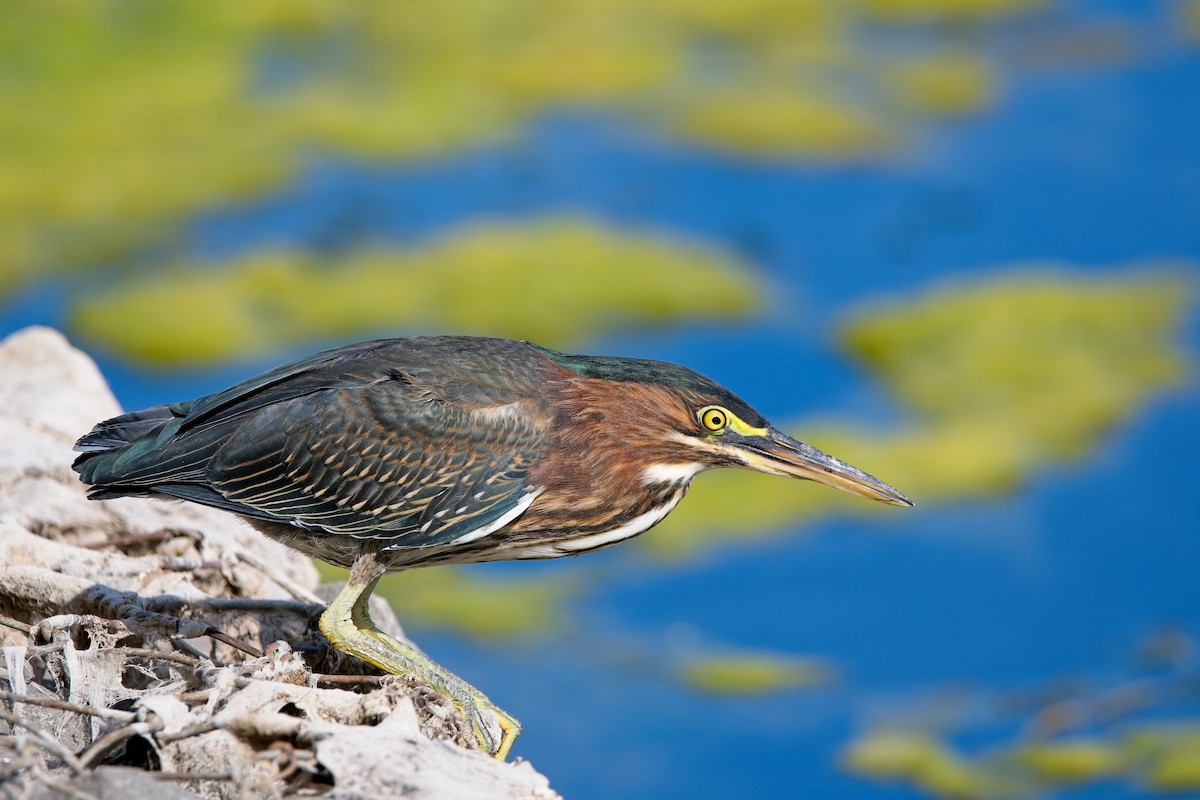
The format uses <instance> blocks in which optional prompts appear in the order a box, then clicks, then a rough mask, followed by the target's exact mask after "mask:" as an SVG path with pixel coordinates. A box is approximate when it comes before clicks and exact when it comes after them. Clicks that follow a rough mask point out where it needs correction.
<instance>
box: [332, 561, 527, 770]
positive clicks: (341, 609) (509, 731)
mask: <svg viewBox="0 0 1200 800" xmlns="http://www.w3.org/2000/svg"><path fill="white" fill-rule="evenodd" d="M383 573H384V570H383V568H382V567H381V566H380V565H379V562H378V560H377V559H376V557H375V554H374V553H365V554H363V555H362V556H361V557H360V558H359V559H358V560H357V561H355V562H354V566H353V567H352V568H351V569H350V579H349V580H348V581H347V582H346V586H345V588H343V589H342V591H341V592H339V593H338V596H337V597H335V598H334V599H333V602H332V603H330V604H329V607H328V608H326V609H325V613H323V614H321V623H320V625H321V633H323V634H325V638H327V639H328V640H329V641H330V643H331V644H332V645H333V646H334V647H336V648H337V649H338V650H341V651H342V652H344V653H349V654H351V655H355V656H358V657H359V658H361V659H362V660H363V661H366V662H368V663H370V664H374V665H375V666H377V667H379V668H380V669H382V670H384V671H385V672H390V673H392V674H393V675H409V676H412V677H414V678H416V679H417V680H419V681H422V682H423V683H425V684H427V685H428V686H430V687H432V688H433V689H436V690H437V691H440V692H444V693H445V694H447V695H449V697H450V699H451V700H453V701H454V704H455V705H456V706H458V709H459V711H461V712H462V714H463V716H464V717H465V718H466V720H467V721H468V722H469V723H470V725H471V730H472V731H474V733H475V738H476V739H478V740H479V745H480V747H482V748H483V749H484V750H486V751H488V752H489V753H491V754H492V755H494V756H495V757H496V758H498V759H500V760H502V761H503V760H505V759H507V758H508V753H509V751H510V750H512V746H513V742H515V741H516V740H517V735H518V734H520V733H521V723H519V722H517V720H516V719H515V718H513V717H512V716H511V715H509V714H507V713H505V712H504V711H501V710H500V709H499V708H498V707H497V706H496V705H495V704H494V703H493V702H492V701H491V700H488V699H487V697H486V696H485V695H484V694H483V692H481V691H479V690H478V689H476V688H475V687H474V686H472V685H471V684H469V683H467V682H466V681H464V680H463V679H462V678H460V677H458V676H457V675H455V674H453V673H452V672H450V671H449V670H447V669H445V668H444V667H442V666H440V665H439V664H437V663H436V662H434V661H433V660H431V659H430V658H429V657H428V656H426V655H425V654H424V653H421V652H420V651H418V650H416V649H415V648H413V647H412V646H410V645H407V644H404V643H403V642H400V641H397V640H396V639H395V638H394V637H392V636H388V635H387V634H386V633H384V632H383V631H381V630H379V628H377V627H375V623H374V622H372V621H371V614H370V611H369V609H368V607H367V604H368V600H369V599H370V597H371V592H372V591H374V589H375V584H376V583H378V582H379V579H380V578H381V577H382V576H383ZM485 711H490V712H492V713H493V714H495V715H496V718H497V720H498V721H499V723H500V738H499V741H497V739H496V737H495V735H494V733H493V732H492V729H491V728H490V727H489V726H487V725H485V724H484V723H483V720H482V719H481V716H480V714H481V712H485Z"/></svg>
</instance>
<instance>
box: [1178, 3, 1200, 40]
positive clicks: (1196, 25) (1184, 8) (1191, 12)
mask: <svg viewBox="0 0 1200 800" xmlns="http://www.w3.org/2000/svg"><path fill="white" fill-rule="evenodd" d="M1177 14H1178V15H1179V29H1180V30H1182V31H1183V33H1184V35H1185V36H1187V38H1188V39H1189V40H1191V41H1192V42H1193V43H1200V0H1181V2H1180V3H1179V4H1178V6H1177Z"/></svg>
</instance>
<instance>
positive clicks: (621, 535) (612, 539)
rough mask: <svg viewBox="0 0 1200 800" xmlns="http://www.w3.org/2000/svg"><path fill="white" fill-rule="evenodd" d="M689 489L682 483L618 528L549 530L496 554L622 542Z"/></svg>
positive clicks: (539, 554)
mask: <svg viewBox="0 0 1200 800" xmlns="http://www.w3.org/2000/svg"><path fill="white" fill-rule="evenodd" d="M686 490H687V487H686V486H684V487H681V488H680V489H679V490H678V491H677V492H675V493H674V494H672V495H671V496H670V498H669V499H668V500H667V501H666V502H665V503H663V504H662V505H660V506H657V507H655V508H652V509H650V510H649V511H647V512H645V513H644V514H639V515H638V516H636V517H634V518H633V519H631V520H629V521H627V522H625V523H623V524H621V525H618V526H617V527H615V528H611V529H609V530H606V531H599V532H597V533H588V534H584V535H582V536H580V535H578V534H561V535H555V534H546V535H545V537H544V539H543V541H539V542H536V543H532V544H521V545H517V546H516V547H512V548H506V549H504V550H502V551H500V552H499V553H497V554H496V558H497V559H514V560H524V559H534V558H558V557H560V556H573V555H579V554H580V553H586V552H589V551H591V550H599V549H601V548H604V547H611V546H612V545H614V544H617V543H618V542H623V541H625V540H626V539H630V538H632V537H634V536H637V535H638V534H639V533H645V532H646V531H648V530H650V529H651V528H653V527H654V526H655V525H657V524H658V523H660V522H662V520H663V518H664V517H666V516H667V514H670V513H671V510H672V509H674V508H675V506H676V505H678V504H679V501H680V500H682V499H683V495H684V494H685V493H686Z"/></svg>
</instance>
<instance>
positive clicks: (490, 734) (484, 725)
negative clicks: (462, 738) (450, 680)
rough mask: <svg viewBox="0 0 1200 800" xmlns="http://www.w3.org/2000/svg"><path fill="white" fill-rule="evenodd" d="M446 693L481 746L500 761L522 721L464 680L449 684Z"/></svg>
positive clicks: (519, 729)
mask: <svg viewBox="0 0 1200 800" xmlns="http://www.w3.org/2000/svg"><path fill="white" fill-rule="evenodd" d="M455 689H457V691H455ZM447 693H448V694H449V695H450V699H451V700H453V701H454V705H455V706H457V707H458V709H459V711H460V712H462V715H463V717H464V719H466V721H467V723H468V724H469V725H470V726H471V732H472V733H474V734H475V739H476V741H477V742H478V743H479V747H480V749H482V750H485V751H487V752H488V753H489V754H490V755H492V756H494V757H495V758H498V759H499V760H501V761H505V760H507V759H508V754H509V752H510V751H511V750H512V746H513V743H514V742H516V740H517V736H518V735H519V734H520V733H521V723H520V722H518V721H517V719H516V718H515V717H513V716H512V715H511V714H508V713H507V712H505V711H503V710H502V709H500V707H499V706H497V705H496V704H495V703H493V702H492V701H491V700H489V699H488V698H487V697H486V696H485V695H484V694H483V692H481V691H479V690H478V689H476V688H475V687H473V686H471V685H470V684H468V683H466V682H465V681H463V682H462V684H461V686H458V687H454V688H453V689H451V688H448V689H447Z"/></svg>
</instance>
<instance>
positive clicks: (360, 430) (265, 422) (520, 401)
mask: <svg viewBox="0 0 1200 800" xmlns="http://www.w3.org/2000/svg"><path fill="white" fill-rule="evenodd" d="M527 359H528V345H524V344H521V343H518V342H508V341H503V340H485V339H471V338H458V337H444V338H429V339H407V340H403V339H397V340H381V341H378V342H367V343H363V344H360V345H352V346H350V347H345V348H340V349H338V350H333V351H328V352H326V353H319V354H317V355H315V356H311V357H309V358H306V359H303V360H301V361H297V362H293V363H291V364H288V365H285V366H283V367H279V368H277V369H275V370H271V371H270V372H267V373H264V374H262V375H260V376H258V377H256V378H252V379H250V380H248V381H245V382H243V383H241V384H238V385H237V386H234V387H232V388H230V389H228V390H225V391H223V392H218V393H216V394H213V395H209V396H207V397H203V398H200V399H198V400H195V401H191V402H188V403H180V404H176V405H173V406H159V407H157V408H154V409H147V410H146V411H141V412H136V413H133V414H126V415H124V416H122V417H117V418H114V419H112V420H107V421H105V422H103V423H101V424H100V425H98V426H96V428H95V429H94V430H93V431H92V432H91V433H90V434H88V435H87V436H84V437H83V438H82V439H80V441H79V442H78V443H77V445H76V449H78V450H80V451H81V452H82V455H81V456H80V457H79V458H78V459H76V462H75V469H76V470H78V471H79V473H80V475H81V477H82V478H83V480H84V481H86V482H87V483H89V484H91V485H92V487H93V488H92V491H91V496H92V497H94V498H98V499H103V498H109V497H120V496H123V495H137V494H159V495H168V496H171V497H178V498H181V499H185V500H192V501H195V502H199V503H204V504H206V505H211V506H216V507H218V508H224V509H226V510H229V511H233V512H235V513H238V514H242V515H244V516H248V517H253V518H257V519H263V520H268V521H272V522H282V523H286V524H293V525H296V526H299V527H302V528H306V529H309V530H313V531H324V532H327V533H329V534H331V535H339V534H345V535H352V536H356V537H376V538H384V539H388V540H390V544H389V546H394V547H409V546H422V545H433V544H443V543H449V542H454V541H456V540H460V541H469V540H470V539H472V538H475V537H477V536H482V535H486V534H487V533H488V532H490V531H491V530H494V529H495V528H497V527H499V525H501V524H503V523H504V522H505V521H507V520H508V519H511V518H513V517H514V516H515V515H517V514H519V513H520V512H521V511H522V510H523V509H524V508H525V507H526V506H527V505H528V503H529V502H530V501H531V499H532V496H533V495H534V493H535V492H536V490H537V487H536V486H533V485H531V484H530V482H529V478H528V471H529V466H530V465H531V464H534V463H537V460H538V459H539V457H540V454H541V453H542V450H543V448H544V447H545V444H546V443H545V439H544V430H543V428H542V426H541V425H540V424H539V423H538V420H539V419H545V416H546V414H545V411H546V409H545V408H544V407H543V406H542V405H541V404H542V402H543V401H542V400H541V399H540V397H539V392H538V391H537V390H536V387H533V386H530V385H521V386H516V385H514V384H513V383H512V380H513V377H512V376H514V375H521V374H522V373H521V371H520V370H512V369H511V368H509V365H511V364H512V363H528V362H527ZM464 537H465V538H464Z"/></svg>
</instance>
